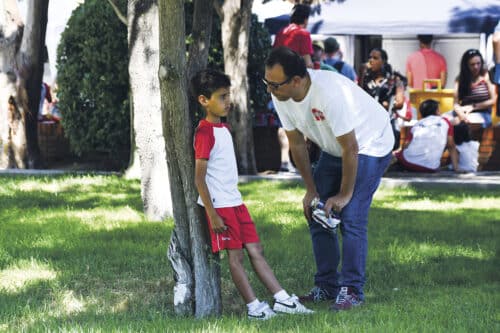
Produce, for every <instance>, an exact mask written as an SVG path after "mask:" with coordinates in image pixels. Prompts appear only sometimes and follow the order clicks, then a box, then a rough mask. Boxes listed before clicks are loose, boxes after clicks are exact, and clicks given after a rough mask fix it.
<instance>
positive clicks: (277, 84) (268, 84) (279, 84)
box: [262, 77, 292, 90]
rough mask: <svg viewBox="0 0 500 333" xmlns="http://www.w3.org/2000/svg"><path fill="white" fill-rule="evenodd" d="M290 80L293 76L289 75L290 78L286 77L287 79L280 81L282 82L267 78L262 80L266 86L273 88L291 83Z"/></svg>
mask: <svg viewBox="0 0 500 333" xmlns="http://www.w3.org/2000/svg"><path fill="white" fill-rule="evenodd" d="M290 81H292V77H289V78H288V79H286V80H285V81H283V82H280V83H276V82H269V81H267V80H266V79H262V82H264V84H265V85H266V87H269V88H271V90H277V89H278V88H279V87H281V86H283V85H285V84H287V83H289V82H290Z"/></svg>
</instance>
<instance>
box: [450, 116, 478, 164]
mask: <svg viewBox="0 0 500 333" xmlns="http://www.w3.org/2000/svg"><path fill="white" fill-rule="evenodd" d="M453 138H454V139H455V145H456V147H457V151H458V168H459V169H460V170H463V171H467V172H476V171H477V167H478V166H479V161H478V158H479V142H478V141H475V140H471V138H470V133H469V126H467V124H465V123H460V124H458V125H456V126H455V127H454V136H453ZM450 167H451V166H450Z"/></svg>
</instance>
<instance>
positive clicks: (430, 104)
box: [418, 99, 439, 118]
mask: <svg viewBox="0 0 500 333" xmlns="http://www.w3.org/2000/svg"><path fill="white" fill-rule="evenodd" d="M438 107H439V102H437V101H435V100H433V99H426V100H425V101H423V102H422V104H420V107H419V109H418V111H419V112H420V114H421V115H422V118H425V117H427V116H432V115H435V114H436V113H437V110H438Z"/></svg>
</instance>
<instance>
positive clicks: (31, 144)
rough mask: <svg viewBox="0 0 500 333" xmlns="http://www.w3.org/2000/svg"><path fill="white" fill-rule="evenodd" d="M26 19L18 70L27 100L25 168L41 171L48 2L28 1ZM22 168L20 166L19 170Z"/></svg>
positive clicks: (40, 0)
mask: <svg viewBox="0 0 500 333" xmlns="http://www.w3.org/2000/svg"><path fill="white" fill-rule="evenodd" d="M27 4H28V6H27V8H28V11H27V17H26V25H25V28H24V33H23V39H22V43H21V49H20V53H19V55H18V57H19V62H18V64H19V67H21V68H22V69H21V70H20V73H21V76H22V78H23V82H24V89H25V90H26V92H27V96H28V109H27V110H26V114H25V122H26V123H25V128H26V144H27V150H28V151H27V153H28V155H27V166H28V168H40V167H41V159H40V148H39V147H38V109H39V105H40V91H41V88H40V87H41V85H42V78H43V53H42V50H43V49H44V47H45V33H46V31H47V18H48V10H49V0H27ZM18 167H21V166H18Z"/></svg>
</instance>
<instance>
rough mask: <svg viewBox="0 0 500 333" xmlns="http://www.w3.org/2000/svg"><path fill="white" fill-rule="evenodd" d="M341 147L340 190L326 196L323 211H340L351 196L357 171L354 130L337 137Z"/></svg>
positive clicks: (356, 147) (356, 145) (356, 142)
mask: <svg viewBox="0 0 500 333" xmlns="http://www.w3.org/2000/svg"><path fill="white" fill-rule="evenodd" d="M337 140H338V142H339V144H340V146H341V147H342V181H341V183H340V191H339V193H337V194H336V195H334V196H333V197H330V198H328V200H327V201H326V203H325V211H327V212H328V211H330V210H331V209H332V208H333V210H335V211H337V212H340V211H341V210H342V208H344V207H345V206H346V205H347V204H348V203H349V201H350V200H351V198H352V194H353V193H354V185H355V183H356V175H357V173H358V141H357V140H356V135H355V134H354V130H352V131H350V132H349V133H347V134H344V135H342V136H339V137H337Z"/></svg>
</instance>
